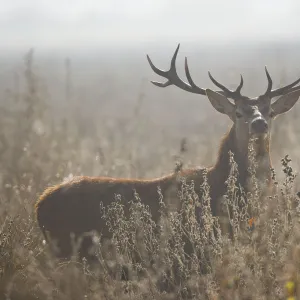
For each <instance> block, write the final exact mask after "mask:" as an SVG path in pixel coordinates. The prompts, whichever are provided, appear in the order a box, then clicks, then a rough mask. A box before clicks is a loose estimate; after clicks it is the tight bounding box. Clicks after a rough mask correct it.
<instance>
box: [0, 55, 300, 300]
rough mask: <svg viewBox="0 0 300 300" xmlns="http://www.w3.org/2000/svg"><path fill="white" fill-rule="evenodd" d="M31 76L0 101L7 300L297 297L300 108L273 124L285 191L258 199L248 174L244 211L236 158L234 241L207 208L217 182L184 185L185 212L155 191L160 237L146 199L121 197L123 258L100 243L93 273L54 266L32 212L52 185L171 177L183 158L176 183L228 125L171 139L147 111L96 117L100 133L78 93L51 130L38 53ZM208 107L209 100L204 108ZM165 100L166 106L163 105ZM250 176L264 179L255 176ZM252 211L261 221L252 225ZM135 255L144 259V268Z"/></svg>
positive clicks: (113, 228) (0, 246)
mask: <svg viewBox="0 0 300 300" xmlns="http://www.w3.org/2000/svg"><path fill="white" fill-rule="evenodd" d="M24 71H25V72H24V76H19V72H18V73H17V74H16V76H15V77H14V78H15V85H14V86H12V88H10V89H7V90H6V91H5V92H4V93H2V99H3V102H2V103H3V107H2V108H1V110H0V111H1V113H2V115H1V118H0V125H1V129H2V130H1V132H0V143H1V144H0V158H1V159H0V163H1V178H0V189H1V200H0V201H1V211H0V298H1V299H19V300H23V299H26V300H28V299H59V300H60V299H64V300H66V299H102V298H103V299H153V298H154V299H234V298H237V299H285V298H287V296H288V293H289V294H292V295H294V294H295V295H296V296H299V295H298V291H299V268H298V265H299V261H300V260H299V245H300V236H299V232H300V226H299V198H298V197H297V194H296V193H295V189H296V191H298V184H299V182H298V178H297V177H296V175H297V174H296V173H295V168H297V167H298V164H297V152H298V149H299V138H298V135H299V132H298V128H297V127H296V126H295V124H296V123H297V113H298V112H299V108H298V106H296V107H295V109H294V110H293V111H292V112H291V113H289V114H287V115H286V116H283V117H281V120H278V121H277V122H275V123H274V126H275V130H274V133H275V134H274V136H273V138H272V151H271V156H272V158H273V159H272V161H273V165H274V167H275V169H276V170H278V171H277V173H276V174H272V177H273V179H272V181H273V182H274V184H275V186H276V188H277V191H276V192H275V193H274V194H273V195H272V196H271V197H270V198H269V197H267V198H264V197H260V190H259V189H260V187H259V185H258V182H257V181H256V180H255V176H253V178H252V176H251V182H252V185H253V186H254V190H252V191H251V192H249V193H248V195H247V203H246V202H245V206H244V207H243V209H238V207H239V205H240V201H241V200H242V201H243V197H242V199H239V197H237V196H238V195H237V193H236V192H237V189H236V184H237V182H238V180H239V179H238V168H237V165H236V163H235V162H234V160H233V156H231V155H229V156H228V158H229V166H230V168H229V177H228V180H227V181H226V191H225V197H224V199H223V200H224V202H223V203H224V205H225V207H226V208H228V212H229V217H230V226H231V228H232V232H233V235H234V242H232V241H231V240H229V239H228V238H227V237H226V236H221V235H220V234H219V233H220V224H219V221H218V219H217V218H215V217H214V216H213V215H212V212H211V210H210V202H211V199H210V193H209V188H210V187H209V185H208V181H206V180H204V181H203V184H202V186H201V187H199V184H198V183H196V182H195V181H194V182H187V181H185V180H184V178H182V181H181V185H180V187H179V190H178V194H177V197H176V198H177V199H178V200H179V202H180V203H181V204H182V205H181V207H180V208H179V209H178V210H174V211H171V212H168V211H166V207H165V204H170V203H172V202H175V201H176V199H175V197H174V194H172V191H171V193H170V194H169V195H168V196H165V197H163V194H162V192H161V190H159V189H158V191H157V194H158V199H159V210H160V213H161V214H162V219H161V223H160V226H159V228H157V226H156V223H155V222H154V220H153V217H155V216H151V215H150V214H149V209H148V208H147V207H146V206H145V205H144V203H145V201H144V200H143V199H142V197H143V196H141V195H138V194H137V193H135V194H134V195H133V197H132V201H130V205H129V206H128V207H124V206H123V202H122V200H121V199H120V197H119V195H116V197H115V200H116V201H111V203H110V204H109V205H108V207H107V209H106V210H105V215H104V219H105V222H106V226H107V227H106V228H107V230H108V232H109V233H110V235H111V236H112V239H111V243H112V245H113V246H114V247H113V249H114V250H112V248H111V247H110V245H106V244H104V245H103V244H101V243H99V242H98V240H97V239H96V238H94V239H93V245H94V246H95V250H96V259H97V261H98V267H96V268H93V269H91V268H90V266H89V265H87V264H86V262H85V260H84V259H83V260H82V261H81V262H78V260H73V259H72V260H71V261H69V262H61V261H60V260H56V259H55V258H53V256H52V253H51V252H50V251H49V247H48V245H47V246H44V245H43V243H42V241H43V236H42V234H41V232H40V229H39V227H38V225H37V223H36V220H35V214H34V210H33V209H34V204H35V201H36V199H37V198H38V196H39V195H40V194H41V193H42V192H43V190H44V188H45V187H46V186H49V185H54V184H57V183H59V182H62V181H66V182H67V181H70V179H69V177H73V174H76V175H82V174H93V175H98V174H103V175H104V176H108V177H113V178H116V177H119V178H128V177H134V176H136V177H140V178H154V177H156V176H160V175H161V174H163V173H164V172H166V170H170V169H173V168H174V161H177V162H178V161H179V163H178V167H177V170H176V171H177V173H176V174H178V171H180V169H181V168H180V166H181V164H180V162H181V163H182V164H183V165H184V166H186V167H187V168H188V167H189V166H195V165H196V163H199V164H203V165H209V164H210V163H211V162H212V161H214V160H215V156H217V153H216V152H217V143H218V141H219V140H220V138H221V135H222V134H224V123H222V121H220V122H211V123H209V124H214V125H213V126H207V120H205V119H204V120H203V121H201V120H200V118H199V120H200V121H199V120H198V121H197V120H196V119H195V124H197V126H198V127H197V128H198V129H199V128H200V133H199V132H196V130H195V133H193V132H192V131H191V130H190V129H182V131H180V132H179V131H178V132H175V134H173V135H172V133H173V132H174V128H164V130H165V131H163V130H161V127H160V126H159V125H157V124H155V122H151V121H149V120H150V118H149V119H146V118H145V115H144V116H143V115H142V116H141V115H140V114H141V109H140V108H139V109H137V107H132V111H134V114H132V115H133V117H132V115H131V116H130V117H128V119H126V118H125V117H124V118H123V119H122V120H120V119H118V118H117V117H115V118H112V116H111V115H108V116H103V117H101V119H100V118H99V119H96V120H95V124H94V125H95V127H94V130H93V131H89V130H87V129H86V123H85V120H88V118H84V116H82V115H81V113H82V111H81V110H80V107H81V105H82V102H81V99H74V98H72V97H71V96H70V94H69V96H68V98H70V99H69V100H70V101H73V102H72V103H74V105H72V107H76V106H77V105H78V109H77V110H75V109H74V110H75V111H76V114H70V115H68V116H67V117H66V118H65V120H63V121H60V120H57V119H56V120H55V122H54V121H53V120H54V119H55V118H54V117H56V115H55V114H54V113H53V112H52V111H51V109H50V108H49V107H48V108H47V107H46V104H47V105H49V103H50V104H51V102H50V101H48V100H49V98H48V97H49V94H48V93H47V91H46V90H45V88H44V85H43V82H42V79H41V77H40V76H37V75H36V72H35V68H34V67H33V61H32V52H30V53H28V55H27V56H26V57H25V70H24ZM7 77H8V78H9V74H8V75H7ZM112 80H113V79H112ZM18 82H20V83H22V84H20V85H19V84H18ZM23 83H24V87H23ZM51 92H52V91H51ZM50 94H51V93H50ZM172 99H173V98H172ZM201 100H202V99H201ZM205 100H206V99H205V98H204V97H203V102H204V103H200V105H199V108H201V107H202V104H203V105H204V104H205ZM166 101H168V99H166ZM170 101H171V99H170ZM62 102H63V101H62ZM161 102H164V101H161V99H160V103H161ZM143 105H145V104H142V105H141V103H140V102H139V103H138V106H143ZM187 106H189V105H187ZM187 108H188V107H187ZM127 109H128V110H129V107H127ZM186 111H189V110H188V109H186ZM72 112H74V111H72ZM147 113H148V111H147ZM181 113H182V112H181ZM180 116H181V115H180ZM183 117H185V118H186V116H183ZM209 121H212V120H210V119H209ZM164 122H165V123H168V120H167V119H166V120H164ZM197 122H198V123H197ZM91 123H92V122H91ZM92 124H93V123H92ZM88 128H91V126H90V124H89V126H88ZM153 132H155V135H153ZM176 134H177V135H176ZM229 136H230V135H229ZM182 137H185V138H186V141H187V143H186V145H185V146H184V147H183V146H182V145H180V142H181V139H182ZM225 141H226V139H225V140H223V143H221V145H224V143H225ZM287 149H289V150H290V151H289V153H290V154H291V157H292V158H293V165H291V161H290V160H289V158H288V157H285V158H284V159H283V160H282V161H280V159H279V158H278V157H281V156H283V155H284V154H286V151H287ZM251 153H252V154H254V153H255V152H251V151H250V154H251ZM253 156H254V155H253ZM292 167H293V168H292ZM198 169H200V168H198ZM281 169H283V172H282V171H281ZM183 172H184V171H183ZM251 175H255V172H253V173H252V171H251ZM275 175H276V176H275ZM172 176H175V175H172ZM204 179H206V177H204ZM75 180H76V179H75ZM126 180H128V179H126ZM66 184H67V183H66ZM200 189H201V191H202V196H203V197H202V198H201V199H202V201H203V202H202V211H201V216H202V218H201V220H202V221H203V222H202V224H201V230H200V227H199V223H198V221H197V218H196V214H195V207H198V206H197V205H198V204H199V199H198V197H197V193H196V191H199V190H200ZM173 192H174V191H173ZM112 200H113V199H112ZM294 207H295V209H294ZM126 209H128V210H129V213H127V211H126ZM249 211H250V212H255V213H256V218H255V223H254V227H251V228H249V227H248V220H249V218H250V217H251V216H250V215H249ZM197 217H198V216H197ZM186 240H188V241H189V242H190V245H191V249H192V251H191V254H190V255H189V256H187V255H186V253H185V249H184V247H183V245H184V243H183V241H186ZM107 247H109V248H107ZM134 253H138V254H139V260H136V257H135V255H134ZM121 265H126V266H127V267H128V273H129V280H128V281H127V282H122V281H121V280H120V276H121V268H120V266H121ZM166 270H169V273H168V274H166V273H165V271H166ZM203 271H205V272H203ZM286 286H287V287H286Z"/></svg>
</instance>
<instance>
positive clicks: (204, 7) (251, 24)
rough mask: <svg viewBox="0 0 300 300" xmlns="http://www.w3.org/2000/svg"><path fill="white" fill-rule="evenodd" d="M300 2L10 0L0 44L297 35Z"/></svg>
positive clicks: (1, 9) (1, 19)
mask: <svg viewBox="0 0 300 300" xmlns="http://www.w3.org/2000/svg"><path fill="white" fill-rule="evenodd" d="M299 13H300V1H299V0H214V1H213V0H210V1H208V0H181V1H179V0H107V1H104V0H72V1H67V0H60V1H58V0H52V1H50V0H48V1H45V0H11V1H2V2H1V5H0V35H1V37H2V38H1V46H0V48H3V47H4V48H7V49H10V48H19V47H20V48H26V49H27V48H29V47H36V48H44V47H46V48H48V47H50V48H51V47H54V48H61V47H73V46H78V47H80V46H81V47H93V46H95V45H101V44H103V43H105V44H106V45H110V44H118V43H121V44H126V43H127V44H132V43H145V42H148V41H164V40H166V39H168V40H170V41H171V42H173V41H174V42H175V43H177V42H182V41H185V40H190V41H192V40H197V41H201V40H210V41H223V40H228V41H231V40H235V41H236V40H245V39H257V40H261V39H271V40H274V39H279V38H280V39H297V38H299V37H300V31H299V28H300V17H299Z"/></svg>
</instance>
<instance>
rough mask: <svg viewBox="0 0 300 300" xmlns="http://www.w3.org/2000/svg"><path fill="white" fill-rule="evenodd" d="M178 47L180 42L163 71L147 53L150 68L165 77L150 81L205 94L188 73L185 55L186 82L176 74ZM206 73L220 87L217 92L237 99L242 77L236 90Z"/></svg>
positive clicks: (160, 85)
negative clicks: (162, 80) (158, 80)
mask: <svg viewBox="0 0 300 300" xmlns="http://www.w3.org/2000/svg"><path fill="white" fill-rule="evenodd" d="M179 47H180V44H178V46H177V48H176V50H175V52H174V54H173V57H172V60H171V65H170V69H169V70H168V71H164V70H161V69H159V68H157V67H156V66H155V65H154V64H153V63H152V61H151V59H150V57H149V55H147V59H148V62H149V64H150V66H151V68H152V70H153V71H154V72H155V73H156V74H158V75H160V76H162V77H164V78H166V79H167V81H166V82H157V81H151V82H152V83H153V84H154V85H156V86H158V87H167V86H170V85H175V86H177V87H179V88H181V89H183V90H185V91H188V92H191V93H195V94H200V95H206V92H205V89H203V88H200V87H199V86H197V85H196V84H195V82H194V81H193V79H192V76H191V73H190V70H189V66H188V61H187V57H186V58H185V74H186V77H187V80H188V83H186V82H184V81H183V80H182V79H180V77H179V76H178V74H177V71H176V58H177V54H178V51H179ZM208 75H209V77H210V79H211V80H212V82H213V83H214V84H215V85H216V86H217V87H219V88H220V89H221V91H217V92H218V93H220V94H222V95H224V96H227V97H230V98H232V99H234V100H236V99H238V97H240V96H241V94H240V91H241V89H242V87H243V84H244V80H243V77H242V76H241V82H240V84H239V86H238V87H237V89H236V91H230V90H229V89H228V88H226V87H225V86H223V85H222V84H220V83H219V82H217V80H215V79H214V78H213V77H212V76H211V74H210V72H208Z"/></svg>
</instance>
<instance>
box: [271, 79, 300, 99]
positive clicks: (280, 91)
mask: <svg viewBox="0 0 300 300" xmlns="http://www.w3.org/2000/svg"><path fill="white" fill-rule="evenodd" d="M299 82H300V78H299V79H297V80H296V81H294V82H293V83H291V84H288V85H286V86H283V87H281V88H279V89H276V90H273V91H271V93H270V97H271V98H273V97H277V96H280V95H283V94H286V93H288V92H290V91H291V90H293V89H292V88H293V87H294V86H295V85H296V84H298V83H299ZM298 88H300V87H298V86H297V87H296V88H295V90H296V89H298Z"/></svg>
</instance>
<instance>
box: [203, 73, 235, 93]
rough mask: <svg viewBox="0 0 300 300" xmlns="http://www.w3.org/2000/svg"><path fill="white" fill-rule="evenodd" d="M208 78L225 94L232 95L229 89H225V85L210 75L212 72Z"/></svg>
mask: <svg viewBox="0 0 300 300" xmlns="http://www.w3.org/2000/svg"><path fill="white" fill-rule="evenodd" d="M208 76H209V78H210V80H211V81H212V82H213V83H214V84H215V85H216V86H217V87H218V88H220V89H221V90H223V91H224V92H225V93H227V94H232V91H230V90H229V89H228V88H227V87H225V86H224V85H223V84H221V83H219V82H218V81H217V80H216V79H214V78H213V77H212V75H211V74H210V72H209V71H208Z"/></svg>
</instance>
